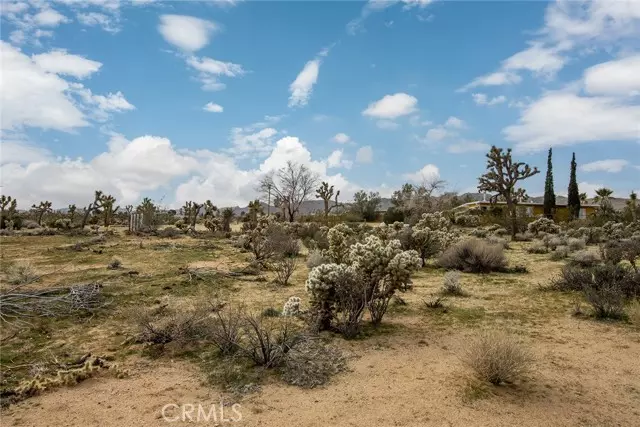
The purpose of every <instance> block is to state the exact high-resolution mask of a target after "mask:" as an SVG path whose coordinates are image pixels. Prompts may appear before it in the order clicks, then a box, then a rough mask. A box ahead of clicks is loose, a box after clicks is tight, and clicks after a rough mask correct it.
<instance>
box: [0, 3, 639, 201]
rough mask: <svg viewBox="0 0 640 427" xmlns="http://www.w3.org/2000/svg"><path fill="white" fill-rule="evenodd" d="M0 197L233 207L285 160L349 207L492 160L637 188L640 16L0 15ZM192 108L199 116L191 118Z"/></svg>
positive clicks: (314, 9)
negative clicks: (505, 154) (550, 153)
mask: <svg viewBox="0 0 640 427" xmlns="http://www.w3.org/2000/svg"><path fill="white" fill-rule="evenodd" d="M1 36H2V46H1V47H2V59H3V66H2V67H3V77H2V146H1V148H2V151H1V152H0V159H1V163H2V176H1V178H2V186H3V189H2V190H3V193H6V194H10V195H13V196H15V197H17V198H18V200H19V203H20V205H21V206H22V207H26V205H30V204H31V203H34V202H37V201H39V200H43V199H48V200H52V201H53V202H54V204H55V205H57V206H65V205H66V204H68V203H74V202H75V203H85V202H86V201H87V200H88V199H90V198H91V194H92V192H93V190H94V189H103V190H104V191H107V192H110V193H111V194H113V195H114V196H115V197H116V198H118V199H119V200H120V202H121V203H135V202H137V201H138V200H139V199H141V198H142V197H144V196H150V197H152V198H154V199H156V200H162V203H163V204H166V205H170V206H173V205H177V204H181V203H182V202H184V201H185V200H189V199H196V200H204V199H211V200H213V201H214V202H215V203H217V204H218V205H235V204H241V205H243V204H245V203H246V202H247V201H248V200H250V199H252V198H254V197H255V196H256V192H255V186H256V185H255V184H256V182H257V181H258V180H259V179H260V177H261V176H263V175H264V174H265V173H268V172H269V171H271V170H274V169H277V168H279V167H281V166H282V165H284V164H285V163H286V161H287V160H294V161H297V162H301V163H304V164H307V165H308V166H309V167H310V168H311V169H312V170H313V171H314V172H316V173H318V175H319V176H320V177H321V178H322V179H325V180H328V181H329V182H330V183H332V184H335V185H336V187H338V188H340V189H342V194H344V195H346V197H349V196H350V195H352V194H353V192H355V191H357V190H359V189H366V190H372V191H379V192H381V193H382V194H383V195H389V194H390V193H391V192H392V191H393V190H394V189H397V188H399V187H400V185H401V184H402V183H404V182H407V181H410V182H416V183H419V182H420V181H422V180H423V179H431V178H434V177H440V178H441V179H444V180H446V182H447V190H451V191H459V192H465V191H474V189H475V186H476V184H477V177H478V176H479V175H480V174H481V173H482V172H483V170H484V167H485V159H484V154H485V153H486V152H487V150H488V147H489V146H490V145H491V144H495V145H498V146H501V147H513V148H514V153H515V156H516V157H517V158H518V159H520V160H522V161H526V162H528V163H530V164H531V165H535V166H538V167H539V168H540V169H541V170H542V173H541V174H540V175H538V176H536V177H534V178H532V179H531V180H529V181H527V182H526V184H525V187H526V188H527V189H528V191H529V192H530V194H533V195H537V194H540V193H541V191H542V189H543V180H544V169H545V167H546V155H547V149H548V148H549V147H553V148H554V172H555V180H556V182H555V184H556V192H557V193H558V194H563V193H565V192H566V186H567V178H568V165H569V161H570V158H571V153H572V152H574V151H575V152H576V153H577V157H578V162H579V165H581V169H580V170H579V171H578V175H579V176H578V178H579V182H580V186H581V191H586V192H588V193H593V191H594V190H595V189H596V188H598V187H600V186H608V187H611V188H613V189H614V190H615V191H616V195H618V196H626V195H627V194H628V193H629V192H630V191H631V190H636V191H638V190H639V189H640V179H639V176H640V143H639V142H640V42H639V41H640V2H639V1H637V0H628V1H618V2H607V1H596V2H588V3H587V2H585V3H581V2H577V1H573V2H565V1H561V2H557V3H554V2H551V3H548V2H542V1H530V2H481V1H474V2H452V1H447V2H445V1H426V0H418V1H411V0H408V1H393V2H381V1H373V2H368V3H365V2H355V1H343V2H309V1H296V2H293V1H287V2H270V1H248V2H233V1H231V2H211V1H208V2H204V1H203V2H197V1H173V2H165V1H149V0H143V1H134V2H131V1H117V0H88V1H74V0H57V1H47V2H45V1H28V0H23V1H5V0H2V28H1ZM207 105H208V107H206V106H207Z"/></svg>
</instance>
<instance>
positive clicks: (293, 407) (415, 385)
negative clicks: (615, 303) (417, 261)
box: [2, 319, 640, 427]
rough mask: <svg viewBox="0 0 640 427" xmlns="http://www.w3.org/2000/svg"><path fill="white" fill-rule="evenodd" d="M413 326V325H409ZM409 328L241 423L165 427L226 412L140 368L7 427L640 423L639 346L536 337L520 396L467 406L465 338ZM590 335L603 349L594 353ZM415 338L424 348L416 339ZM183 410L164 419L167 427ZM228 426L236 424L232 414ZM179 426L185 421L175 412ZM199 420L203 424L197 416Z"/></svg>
mask: <svg viewBox="0 0 640 427" xmlns="http://www.w3.org/2000/svg"><path fill="white" fill-rule="evenodd" d="M407 320H409V319H407ZM423 327H424V325H423V324H421V323H420V322H419V321H413V322H412V321H411V320H409V321H408V322H407V323H405V324H404V328H403V332H402V333H401V334H393V335H391V336H385V337H376V338H374V340H375V342H370V343H369V344H371V345H370V346H367V347H368V350H366V351H365V352H364V353H363V354H361V355H360V357H358V358H356V359H352V360H351V362H350V369H351V371H350V372H347V373H344V374H341V375H339V376H338V377H335V378H334V379H333V380H332V381H331V382H330V383H329V384H328V385H326V386H324V387H322V388H318V389H314V390H301V389H299V388H296V387H293V386H287V385H283V384H268V385H266V386H264V387H263V388H262V390H261V392H259V393H256V394H252V395H248V396H246V397H244V398H242V399H241V400H237V401H229V400H227V405H231V404H233V403H239V404H240V405H241V407H240V408H239V412H240V413H241V414H242V420H241V421H239V422H232V421H228V422H225V421H221V420H220V419H219V418H218V420H217V421H218V422H217V423H216V422H214V421H213V419H210V420H209V422H206V421H205V419H204V418H201V420H200V422H199V423H198V422H194V423H188V422H185V423H183V422H181V421H175V422H168V421H165V420H164V419H163V418H162V415H161V410H162V407H163V406H164V405H167V404H175V405H183V404H194V405H197V404H201V405H203V407H204V408H207V410H208V408H209V407H210V406H211V405H212V404H213V405H215V407H216V408H219V402H220V398H221V396H220V395H219V394H218V393H217V392H216V391H215V390H212V389H211V388H209V387H206V386H205V385H204V382H203V378H202V376H201V374H200V372H199V371H198V370H197V368H195V367H193V366H192V365H189V364H186V363H184V362H173V363H172V362H169V361H165V362H160V364H158V362H153V364H152V362H150V361H142V362H139V366H137V367H136V370H135V372H136V373H135V374H134V375H133V376H132V377H130V378H127V379H115V378H110V377H99V378H95V379H90V380H88V381H86V382H84V383H82V384H80V385H79V386H76V387H73V388H64V389H60V390H56V391H55V392H51V393H47V394H44V395H42V396H38V397H35V398H32V399H28V400H26V401H24V402H22V403H20V404H18V405H15V406H12V407H10V408H9V409H8V410H5V413H4V414H3V417H2V424H3V425H10V426H104V427H111V426H114V427H115V426H118V427H121V426H167V425H186V424H189V425H192V424H196V425H198V424H202V425H216V424H218V425H223V424H238V425H246V426H280V425H296V426H443V425H448V426H513V425H515V424H518V425H520V426H540V425H551V426H633V425H638V424H637V422H638V420H639V419H640V381H639V379H640V363H638V359H637V357H635V356H637V355H639V354H640V336H637V337H635V339H634V340H629V337H628V335H627V333H626V332H625V333H621V331H620V330H619V329H617V328H615V327H611V326H608V325H603V324H598V323H595V322H588V323H584V324H583V325H582V326H581V327H579V328H576V327H575V323H574V321H573V320H572V319H566V320H560V321H558V322H554V323H552V324H548V325H546V326H544V327H543V328H539V330H533V331H532V332H534V335H536V346H535V348H534V351H535V356H536V360H537V362H536V367H535V371H534V373H533V374H532V375H531V379H530V380H528V381H527V382H524V383H522V384H519V385H517V386H511V387H502V388H492V389H491V390H492V391H491V392H490V393H489V395H487V396H485V397H483V398H480V399H477V400H473V401H469V400H468V399H467V398H466V397H465V390H467V389H468V387H469V384H470V380H469V377H468V375H466V372H465V368H464V366H463V365H462V363H461V362H460V360H459V358H458V354H459V350H460V347H461V345H462V344H463V343H464V340H465V338H466V337H467V334H465V333H464V332H463V331H460V332H457V333H455V334H445V333H440V334H437V335H433V334H431V335H430V334H429V333H428V332H427V331H426V330H424V329H423ZM593 334H597V335H598V336H599V339H598V340H597V341H595V342H594V341H593V340H592V337H593ZM418 337H422V338H421V339H418ZM174 409H175V407H170V408H168V410H167V412H166V413H167V414H168V417H169V419H172V417H173V416H174V415H175V414H176V412H172V411H173V410H174ZM225 411H226V412H225V417H227V418H228V419H230V418H231V417H232V416H236V415H235V413H234V412H232V411H231V408H230V406H227V407H226V408H225ZM177 414H179V412H177ZM194 420H195V416H194Z"/></svg>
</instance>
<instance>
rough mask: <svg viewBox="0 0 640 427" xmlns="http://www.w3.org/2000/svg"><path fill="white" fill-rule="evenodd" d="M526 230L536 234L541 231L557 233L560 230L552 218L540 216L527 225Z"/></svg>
mask: <svg viewBox="0 0 640 427" xmlns="http://www.w3.org/2000/svg"><path fill="white" fill-rule="evenodd" d="M527 231H529V233H533V234H535V235H536V236H537V235H538V234H539V233H541V232H543V233H549V234H558V233H559V232H560V226H558V225H556V223H555V222H553V220H552V219H549V218H545V217H540V218H538V219H536V220H535V221H533V222H530V223H529V225H527Z"/></svg>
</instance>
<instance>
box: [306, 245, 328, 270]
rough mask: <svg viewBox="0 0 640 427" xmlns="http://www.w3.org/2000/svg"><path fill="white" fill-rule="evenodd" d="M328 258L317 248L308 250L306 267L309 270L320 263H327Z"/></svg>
mask: <svg viewBox="0 0 640 427" xmlns="http://www.w3.org/2000/svg"><path fill="white" fill-rule="evenodd" d="M328 262H329V260H328V259H326V258H325V257H324V255H322V252H321V251H319V250H313V251H311V252H309V257H308V258H307V267H308V268H309V270H311V269H312V268H314V267H317V266H319V265H322V264H326V263H328Z"/></svg>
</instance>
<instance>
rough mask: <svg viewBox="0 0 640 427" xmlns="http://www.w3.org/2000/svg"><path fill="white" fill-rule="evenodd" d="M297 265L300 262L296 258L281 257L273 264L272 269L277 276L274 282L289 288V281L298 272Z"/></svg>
mask: <svg viewBox="0 0 640 427" xmlns="http://www.w3.org/2000/svg"><path fill="white" fill-rule="evenodd" d="M297 265H298V261H297V260H296V258H291V257H281V258H278V259H276V260H275V261H274V262H273V263H272V264H271V268H272V269H273V271H274V273H275V275H276V276H275V279H274V282H275V283H276V284H278V285H280V286H287V285H288V284H289V279H290V278H291V276H292V275H293V273H294V271H295V270H296V266H297Z"/></svg>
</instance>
